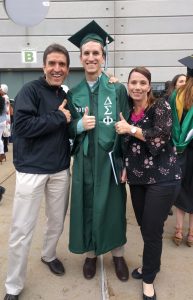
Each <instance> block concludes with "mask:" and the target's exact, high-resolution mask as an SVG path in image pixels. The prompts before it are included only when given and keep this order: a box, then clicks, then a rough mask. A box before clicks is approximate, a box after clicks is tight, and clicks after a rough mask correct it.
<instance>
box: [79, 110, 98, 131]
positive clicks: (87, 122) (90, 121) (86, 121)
mask: <svg viewBox="0 0 193 300" xmlns="http://www.w3.org/2000/svg"><path fill="white" fill-rule="evenodd" d="M88 113H89V108H88V107H85V112H84V116H83V117H82V124H83V127H84V129H85V130H91V129H93V128H95V125H96V119H95V116H89V115H88Z"/></svg>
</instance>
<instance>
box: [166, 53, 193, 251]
mask: <svg viewBox="0 0 193 300" xmlns="http://www.w3.org/2000/svg"><path fill="white" fill-rule="evenodd" d="M179 61H180V62H181V63H182V64H183V65H185V66H186V67H187V81H186V84H185V85H183V86H182V87H181V88H180V89H179V90H178V91H175V92H174V93H173V94H172V96H171V100H170V104H171V107H172V115H173V127H172V137H173V142H174V145H175V146H176V148H177V153H178V161H179V164H180V166H181V168H182V182H181V189H180V193H179V195H178V197H177V199H176V201H175V206H176V231H175V234H174V236H173V241H174V243H175V244H176V245H177V246H179V245H180V244H181V242H182V240H183V225H184V217H185V214H186V213H188V214H189V230H188V234H187V237H186V244H187V245H188V246H189V247H191V246H192V245H193V196H192V195H193V55H192V56H188V57H185V58H183V59H181V60H179Z"/></svg>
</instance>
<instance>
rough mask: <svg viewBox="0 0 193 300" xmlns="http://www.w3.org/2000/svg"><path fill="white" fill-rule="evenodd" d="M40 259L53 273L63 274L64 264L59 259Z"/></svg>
mask: <svg viewBox="0 0 193 300" xmlns="http://www.w3.org/2000/svg"><path fill="white" fill-rule="evenodd" d="M41 261H42V262H43V263H44V264H46V265H47V266H48V267H49V269H50V271H51V272H52V273H54V274H55V275H58V276H62V275H64V273H65V269H64V266H63V264H62V263H61V261H60V260H59V259H57V258H55V259H54V260H52V261H45V260H44V259H43V258H41Z"/></svg>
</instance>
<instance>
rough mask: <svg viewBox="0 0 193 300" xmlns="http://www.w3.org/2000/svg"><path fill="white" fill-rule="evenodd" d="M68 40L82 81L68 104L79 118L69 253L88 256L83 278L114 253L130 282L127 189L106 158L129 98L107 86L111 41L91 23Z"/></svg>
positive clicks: (117, 266)
mask: <svg viewBox="0 0 193 300" xmlns="http://www.w3.org/2000/svg"><path fill="white" fill-rule="evenodd" d="M69 40H70V41H71V42H72V43H73V44H74V45H76V46H77V47H79V48H80V60H81V63H82V66H83V68H84V70H85V78H84V79H83V81H82V82H80V83H79V84H78V85H77V86H76V87H74V88H73V89H72V90H71V92H72V102H73V104H74V105H75V107H76V108H77V111H78V112H79V113H80V114H81V115H82V116H83V117H82V120H81V121H79V123H78V131H77V133H78V134H79V135H77V139H76V140H75V142H74V163H73V173H72V174H73V175H72V191H71V211H70V242H69V249H70V251H71V252H73V253H78V254H80V253H86V259H85V263H84V266H83V274H84V276H85V278H87V279H91V278H92V277H94V275H95V272H96V261H97V256H98V255H100V254H103V253H106V252H108V251H112V255H113V261H114V265H115V271H116V275H117V277H118V278H119V279H120V280H122V281H126V280H128V277H129V273H128V267H127V265H126V262H125V260H124V257H123V248H124V244H125V243H126V189H125V184H124V183H120V184H118V185H117V184H116V182H115V179H114V176H113V171H112V167H111V163H110V159H109V152H110V151H111V150H112V149H114V148H115V147H116V149H118V144H117V141H118V137H117V136H116V131H115V126H114V125H115V123H116V122H117V121H118V120H119V114H120V112H122V113H123V115H124V116H125V118H126V119H127V117H128V115H127V114H128V113H129V108H128V96H127V91H126V88H125V86H124V85H123V84H120V83H110V82H109V78H108V76H107V75H106V74H105V73H104V72H103V71H102V65H103V64H104V62H105V50H104V46H105V43H106V41H107V43H110V42H112V41H113V39H112V38H111V36H109V35H108V34H107V33H106V32H105V31H104V30H103V29H102V28H101V27H100V26H99V25H98V24H97V23H96V22H95V21H92V22H90V23H89V24H88V25H87V26H85V27H84V28H83V29H81V30H80V31H79V32H78V33H76V34H74V35H73V36H72V37H70V38H69Z"/></svg>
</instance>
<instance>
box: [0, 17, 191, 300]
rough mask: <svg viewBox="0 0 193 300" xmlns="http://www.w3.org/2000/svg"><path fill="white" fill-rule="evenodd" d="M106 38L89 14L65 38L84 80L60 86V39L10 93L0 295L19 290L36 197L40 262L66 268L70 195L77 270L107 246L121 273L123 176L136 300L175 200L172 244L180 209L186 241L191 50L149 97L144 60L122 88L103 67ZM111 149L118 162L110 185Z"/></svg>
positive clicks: (89, 266) (63, 55) (90, 265)
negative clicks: (38, 72)
mask: <svg viewBox="0 0 193 300" xmlns="http://www.w3.org/2000/svg"><path fill="white" fill-rule="evenodd" d="M107 39H108V42H109V43H110V42H112V41H113V39H112V38H111V36H109V35H108V34H107V33H106V32H105V31H104V30H103V29H102V28H101V27H100V26H99V25H98V24H97V23H96V22H95V21H92V22H91V23H89V24H88V25H87V26H85V27H84V28H82V29H81V30H80V31H78V32H77V33H75V34H74V35H73V36H72V37H71V38H70V39H69V40H70V42H72V43H73V44H74V45H76V46H77V47H78V48H79V49H80V61H81V64H82V66H83V68H84V72H85V78H84V79H83V80H82V81H81V82H80V83H78V85H77V86H76V87H74V88H73V89H72V90H68V91H66V92H65V91H64V89H62V87H61V85H62V83H63V81H64V80H65V79H66V77H67V75H68V72H69V65H70V57H69V53H68V51H67V50H66V48H65V47H63V46H61V45H58V44H52V45H49V46H48V47H47V48H46V49H45V51H44V54H43V72H44V76H43V77H41V78H39V79H37V80H34V81H32V82H29V83H27V84H25V85H24V86H23V87H22V88H21V90H20V91H19V93H18V94H17V96H16V97H15V105H14V123H13V135H14V142H13V163H14V166H15V168H16V187H15V196H14V204H13V216H12V224H11V232H10V238H9V253H8V272H7V278H6V283H5V286H6V295H5V298H4V300H18V299H19V295H20V293H21V292H22V290H23V288H24V285H25V277H26V271H27V260H28V254H29V250H30V244H31V241H32V236H33V231H34V227H35V225H36V221H37V217H38V212H39V209H40V202H41V200H42V198H43V195H45V204H46V209H45V213H46V217H47V219H46V220H47V221H46V230H45V235H44V243H43V249H42V253H41V261H42V262H43V263H44V264H45V265H47V267H48V268H49V269H50V271H51V272H52V273H54V274H55V275H59V276H62V275H64V273H65V268H64V266H63V264H62V262H61V261H60V260H59V259H58V258H57V254H56V247H57V243H58V240H59V238H60V236H61V234H62V232H63V228H64V219H65V215H66V211H67V208H68V201H69V198H70V233H69V249H70V251H71V252H73V253H76V254H85V260H84V264H83V270H82V271H83V276H84V277H85V278H86V279H92V278H93V277H94V276H95V274H96V265H97V256H98V255H101V254H105V253H107V252H109V251H111V253H112V260H113V263H114V268H115V273H116V276H117V278H118V279H119V280H121V281H127V280H128V279H129V269H128V266H127V262H126V260H125V259H124V245H125V244H126V242H127V239H126V226H127V224H126V198H127V195H126V183H127V184H128V185H129V187H130V192H131V201H132V205H133V209H134V213H135V216H136V220H137V223H138V225H139V227H140V231H141V236H142V239H143V242H144V245H143V250H142V253H143V254H142V261H141V262H140V264H141V265H140V267H137V268H135V269H134V270H133V271H132V277H133V278H135V279H138V280H142V283H143V284H142V294H143V299H144V300H156V299H157V295H156V291H155V287H154V280H155V278H156V274H157V273H158V272H159V271H160V269H161V254H162V239H163V231H164V223H165V221H166V219H167V216H168V214H169V211H170V209H171V207H172V205H175V206H176V207H177V213H176V218H177V219H176V232H175V234H174V237H173V240H174V242H175V243H176V244H177V245H179V244H180V243H181V241H182V239H183V221H184V215H185V213H189V216H190V222H189V227H190V228H189V232H188V236H187V241H186V242H187V245H188V246H191V245H192V244H193V200H192V199H191V195H192V193H191V192H193V158H192V149H193V144H192V143H193V56H190V57H188V58H185V59H183V60H181V62H182V63H183V64H184V65H185V66H186V67H187V70H188V72H187V76H185V75H183V74H179V76H178V77H176V78H175V79H173V80H172V81H171V85H170V88H168V89H167V92H166V94H165V96H164V97H162V99H156V98H155V97H154V95H153V93H152V87H151V73H150V71H149V70H148V69H147V68H145V67H141V66H139V67H135V68H133V69H132V70H131V72H130V73H129V75H128V83H127V90H126V88H125V86H124V85H123V84H121V83H119V82H117V80H111V79H110V78H109V77H108V76H107V75H106V74H105V73H104V72H103V68H102V66H104V65H105V64H106V61H105V57H106V55H105V45H106V42H107ZM182 82H183V83H182ZM180 83H181V84H182V86H181V87H180V86H179V84H180ZM0 99H1V98H0ZM1 107H2V108H1V114H2V115H3V112H4V111H5V109H4V107H5V106H3V105H1ZM5 120H6V118H5V119H4V121H3V122H5ZM69 139H72V140H73V146H72V147H71V146H70V142H69ZM111 151H113V152H114V154H116V157H119V159H121V161H122V172H121V176H120V178H118V179H119V183H118V184H117V182H115V179H114V176H113V171H112V166H111V161H110V159H109V152H111ZM70 155H73V170H72V186H71V192H69V190H70V189H69V187H70V172H69V167H70ZM0 191H1V190H0ZM2 192H3V191H2ZM69 194H70V195H69ZM69 196H70V197H69Z"/></svg>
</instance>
